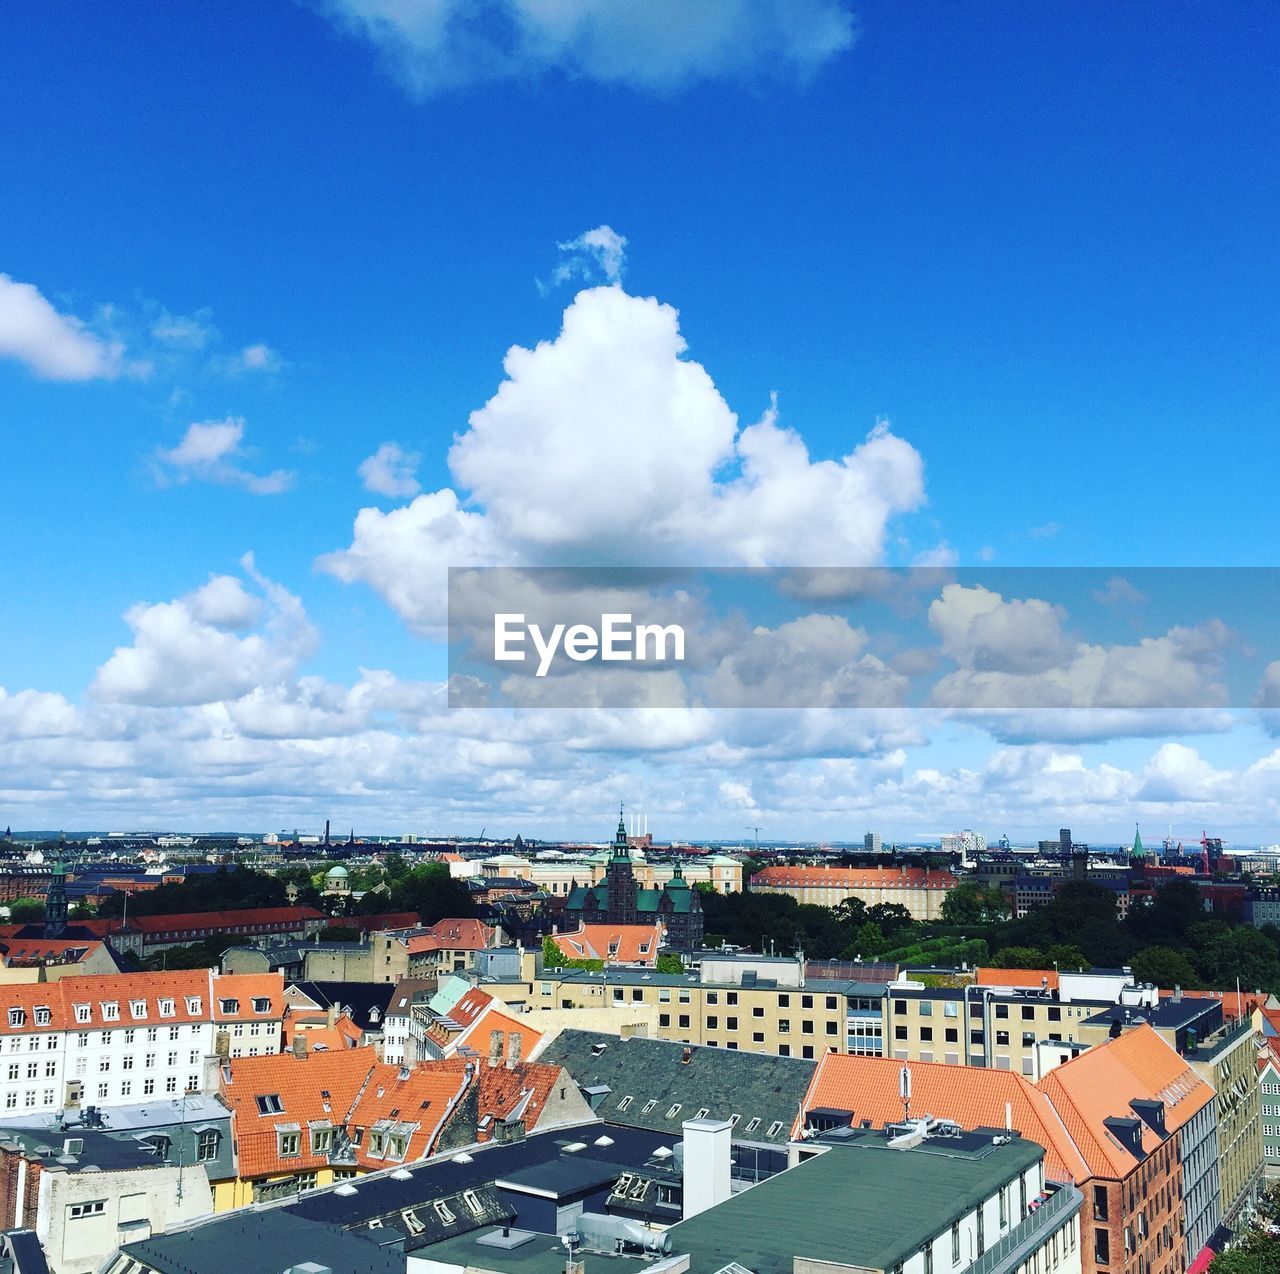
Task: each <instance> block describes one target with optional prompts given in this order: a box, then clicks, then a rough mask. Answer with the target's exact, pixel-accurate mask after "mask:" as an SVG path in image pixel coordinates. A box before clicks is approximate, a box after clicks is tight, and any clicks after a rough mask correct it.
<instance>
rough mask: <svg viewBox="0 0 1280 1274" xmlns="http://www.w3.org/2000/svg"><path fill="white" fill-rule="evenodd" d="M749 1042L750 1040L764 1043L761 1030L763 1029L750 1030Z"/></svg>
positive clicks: (754, 1042) (755, 1042)
mask: <svg viewBox="0 0 1280 1274" xmlns="http://www.w3.org/2000/svg"><path fill="white" fill-rule="evenodd" d="M751 1042H752V1043H753V1044H763V1043H764V1032H763V1031H752V1032H751Z"/></svg>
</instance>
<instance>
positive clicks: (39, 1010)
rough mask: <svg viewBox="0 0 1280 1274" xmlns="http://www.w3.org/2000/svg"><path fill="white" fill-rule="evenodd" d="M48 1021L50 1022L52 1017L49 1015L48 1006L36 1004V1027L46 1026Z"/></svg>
mask: <svg viewBox="0 0 1280 1274" xmlns="http://www.w3.org/2000/svg"><path fill="white" fill-rule="evenodd" d="M50 1021H52V1016H51V1015H50V1013H49V1008H48V1005H45V1004H37V1005H36V1025H37V1026H48V1025H49V1023H50Z"/></svg>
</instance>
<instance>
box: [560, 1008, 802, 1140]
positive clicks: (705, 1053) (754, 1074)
mask: <svg viewBox="0 0 1280 1274" xmlns="http://www.w3.org/2000/svg"><path fill="white" fill-rule="evenodd" d="M538 1061H540V1062H550V1063H552V1064H553V1065H557V1066H563V1067H564V1068H565V1070H567V1071H568V1072H569V1074H570V1075H572V1076H573V1078H574V1080H575V1081H576V1082H577V1084H578V1087H579V1088H581V1089H583V1090H584V1091H585V1092H586V1096H587V1098H588V1100H589V1101H590V1102H591V1104H592V1106H593V1107H594V1109H595V1112H596V1114H597V1115H599V1116H600V1118H601V1119H604V1120H606V1121H607V1122H609V1123H611V1124H616V1125H621V1126H623V1127H630V1128H648V1129H652V1130H653V1131H655V1132H671V1133H672V1134H674V1135H675V1136H677V1137H678V1136H679V1135H680V1125H681V1123H682V1121H683V1120H685V1119H693V1118H696V1117H699V1116H700V1112H704V1111H705V1112H706V1113H705V1115H702V1116H701V1117H703V1118H709V1119H730V1118H732V1117H733V1116H735V1115H736V1116H737V1119H736V1120H735V1121H734V1130H733V1139H734V1140H735V1141H739V1142H759V1143H763V1144H771V1145H785V1144H786V1142H787V1139H788V1137H789V1136H790V1133H791V1125H792V1123H793V1122H794V1121H795V1118H796V1115H797V1113H798V1112H799V1110H800V1106H801V1103H802V1102H803V1100H804V1095H805V1092H806V1091H807V1090H808V1087H809V1081H810V1080H811V1079H812V1078H813V1072H814V1069H815V1067H816V1066H817V1062H815V1061H811V1060H806V1059H803V1058H799V1057H775V1056H773V1055H772V1054H767V1053H745V1052H741V1051H739V1050H735V1049H721V1048H701V1047H698V1046H697V1045H691V1044H678V1043H672V1042H671V1041H669V1040H656V1039H646V1038H644V1037H641V1036H632V1037H630V1038H628V1039H619V1038H618V1037H617V1036H616V1035H603V1034H598V1033H596V1032H595V1031H561V1032H560V1034H559V1035H558V1036H556V1038H555V1039H553V1040H552V1041H551V1043H550V1044H549V1045H548V1046H547V1047H546V1048H545V1049H543V1050H542V1052H541V1053H540V1054H539V1055H538ZM604 1087H607V1089H608V1091H607V1092H605V1093H600V1092H599V1091H597V1090H599V1089H601V1088H604ZM628 1097H629V1098H630V1099H631V1100H630V1101H627V1098H628ZM677 1105H678V1106H679V1107H680V1109H679V1110H678V1111H677V1112H676V1113H675V1115H673V1116H670V1117H669V1112H670V1111H671V1109H672V1107H673V1106H677ZM756 1121H758V1122H756ZM775 1125H776V1128H775ZM771 1130H773V1131H771Z"/></svg>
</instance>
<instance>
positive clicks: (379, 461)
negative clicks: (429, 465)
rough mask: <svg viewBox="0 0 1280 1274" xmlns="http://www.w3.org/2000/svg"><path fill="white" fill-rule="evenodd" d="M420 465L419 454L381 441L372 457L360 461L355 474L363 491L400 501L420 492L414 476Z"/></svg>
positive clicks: (420, 457)
mask: <svg viewBox="0 0 1280 1274" xmlns="http://www.w3.org/2000/svg"><path fill="white" fill-rule="evenodd" d="M421 462H422V456H421V454H420V453H419V452H417V451H404V450H402V449H401V447H400V446H399V444H398V443H394V442H384V443H383V444H382V446H380V447H379V448H378V449H377V451H375V452H374V453H373V455H371V456H369V457H368V459H366V460H362V461H361V462H360V467H359V469H358V470H357V472H358V473H359V475H360V480H361V481H362V482H363V483H364V486H365V490H366V491H373V492H375V493H376V494H378V495H386V496H392V497H396V498H403V497H405V496H411V495H417V494H418V492H419V491H421V490H422V487H421V486H420V485H419V484H418V479H417V478H416V477H415V476H414V474H415V472H416V470H417V468H418V465H419V464H420V463H421Z"/></svg>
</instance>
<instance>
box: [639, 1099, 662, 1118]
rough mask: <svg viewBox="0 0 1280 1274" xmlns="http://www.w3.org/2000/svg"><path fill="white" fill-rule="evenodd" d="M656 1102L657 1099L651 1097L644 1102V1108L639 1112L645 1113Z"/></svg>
mask: <svg viewBox="0 0 1280 1274" xmlns="http://www.w3.org/2000/svg"><path fill="white" fill-rule="evenodd" d="M657 1104H658V1099H657V1098H656V1097H651V1098H650V1099H649V1100H648V1101H647V1102H645V1104H644V1108H643V1109H642V1110H641V1111H640V1113H641V1114H642V1115H647V1114H648V1113H649V1112H650V1111H651V1110H652V1109H653V1108H654V1107H655V1106H656V1105H657Z"/></svg>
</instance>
